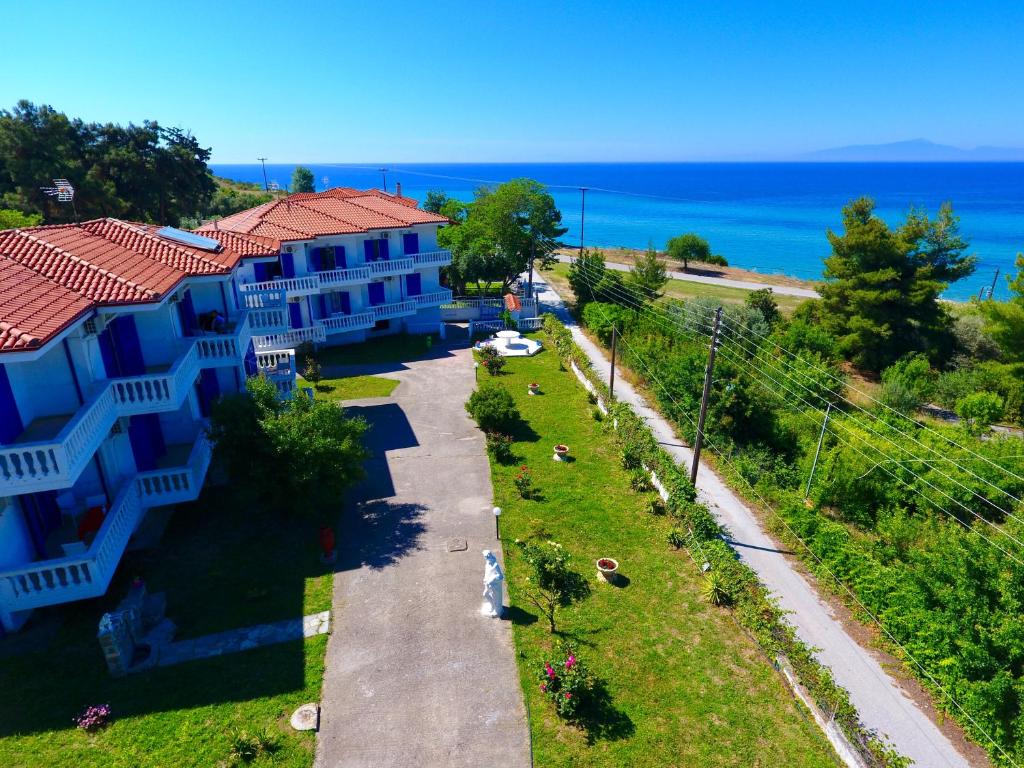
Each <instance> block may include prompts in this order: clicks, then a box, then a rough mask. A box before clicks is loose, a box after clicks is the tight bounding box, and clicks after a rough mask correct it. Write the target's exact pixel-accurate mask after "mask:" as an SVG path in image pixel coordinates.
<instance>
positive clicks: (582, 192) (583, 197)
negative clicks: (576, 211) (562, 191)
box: [580, 187, 587, 258]
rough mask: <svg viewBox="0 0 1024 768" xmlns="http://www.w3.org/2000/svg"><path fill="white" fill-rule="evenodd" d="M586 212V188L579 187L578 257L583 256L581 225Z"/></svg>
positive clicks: (584, 219)
mask: <svg viewBox="0 0 1024 768" xmlns="http://www.w3.org/2000/svg"><path fill="white" fill-rule="evenodd" d="M586 212H587V188H586V187H580V257H581V258H582V256H583V224H584V222H585V221H586V218H585V214H586Z"/></svg>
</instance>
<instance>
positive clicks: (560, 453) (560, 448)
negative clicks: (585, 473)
mask: <svg viewBox="0 0 1024 768" xmlns="http://www.w3.org/2000/svg"><path fill="white" fill-rule="evenodd" d="M568 455H569V446H568V445H564V444H563V443H559V444H558V445H556V446H555V455H554V456H553V457H552V458H553V459H554V460H555V461H565V457H566V456H568Z"/></svg>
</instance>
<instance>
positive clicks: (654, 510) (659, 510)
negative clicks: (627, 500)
mask: <svg viewBox="0 0 1024 768" xmlns="http://www.w3.org/2000/svg"><path fill="white" fill-rule="evenodd" d="M646 508H647V514H649V515H658V516H660V515H664V514H665V512H666V511H667V508H666V507H665V502H664V501H662V500H661V496H650V497H649V498H648V499H647V505H646Z"/></svg>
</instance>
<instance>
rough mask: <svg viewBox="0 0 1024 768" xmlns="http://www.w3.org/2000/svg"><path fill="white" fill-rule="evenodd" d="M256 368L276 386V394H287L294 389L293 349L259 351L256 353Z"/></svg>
mask: <svg viewBox="0 0 1024 768" xmlns="http://www.w3.org/2000/svg"><path fill="white" fill-rule="evenodd" d="M256 368H257V370H258V371H259V373H260V375H261V376H266V377H267V379H268V380H269V381H270V383H271V384H273V385H274V386H275V387H277V391H278V394H280V395H282V396H288V395H290V394H291V393H292V390H294V389H295V350H293V349H282V350H280V351H275V352H261V353H260V354H257V355H256Z"/></svg>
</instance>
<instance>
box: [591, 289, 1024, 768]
mask: <svg viewBox="0 0 1024 768" xmlns="http://www.w3.org/2000/svg"><path fill="white" fill-rule="evenodd" d="M584 279H586V278H584ZM602 312H603V310H602ZM606 319H607V317H606ZM623 345H624V346H626V348H627V349H631V348H630V347H629V345H628V344H627V343H626V342H625V341H624V340H623ZM631 354H632V356H633V357H634V359H636V360H638V361H639V362H640V363H641V364H642V365H643V366H644V368H645V369H646V370H647V371H648V374H649V375H650V376H651V378H652V380H654V382H655V383H656V384H657V385H658V386H659V387H660V388H661V389H662V391H663V392H665V394H666V395H668V397H669V399H670V400H671V401H672V402H673V404H675V405H676V407H677V409H678V410H679V412H680V413H683V414H684V415H685V411H684V410H683V409H682V407H681V406H680V405H679V403H678V401H676V399H675V397H674V396H673V395H672V393H671V391H670V390H669V389H668V388H667V387H665V385H664V383H663V382H662V381H661V379H660V378H659V377H657V376H656V375H654V374H653V372H651V370H650V368H649V367H648V366H647V363H646V362H645V361H644V360H643V358H642V357H641V356H640V355H639V354H637V353H636V352H631ZM691 423H692V419H691ZM708 447H709V448H711V449H712V450H714V451H715V453H716V454H717V455H719V456H720V457H721V458H722V459H723V460H724V461H726V462H727V463H729V464H730V465H732V462H731V461H730V460H729V458H728V456H726V454H724V453H723V452H721V451H719V450H718V449H717V448H715V446H714V445H713V444H712V443H711V441H708ZM732 466H733V470H734V471H735V473H736V475H737V476H738V477H739V478H740V479H741V480H742V481H743V482H744V483H745V484H746V486H747V487H748V488H749V489H750V491H751V493H752V494H753V495H754V496H755V497H757V499H758V500H759V502H760V503H761V504H762V505H763V506H764V508H765V509H767V510H768V511H769V512H771V513H772V514H773V515H774V516H775V517H776V518H777V519H778V520H779V521H780V522H781V523H782V525H783V526H784V527H785V528H786V530H787V531H789V533H790V535H791V536H793V538H794V539H796V541H798V542H799V543H800V545H801V546H802V547H803V548H804V549H805V550H807V552H808V553H809V554H810V555H811V557H813V558H814V559H815V560H816V561H817V563H818V565H819V566H820V567H821V568H822V569H823V570H824V571H825V572H827V573H828V574H829V576H831V577H832V579H833V580H834V581H835V583H836V584H837V585H838V586H840V587H841V588H842V589H843V591H845V592H846V593H847V594H848V595H849V596H850V598H851V599H852V600H853V601H854V602H856V603H857V604H858V605H859V606H860V608H861V609H862V610H863V611H864V613H865V614H866V615H867V616H869V617H870V618H871V620H872V621H873V622H874V623H875V624H876V625H877V626H878V628H879V629H880V630H881V631H882V632H883V633H884V634H885V636H886V637H887V638H889V641H890V642H892V643H893V644H894V645H895V646H896V647H898V648H899V649H900V650H901V651H902V652H903V654H904V655H905V656H906V658H908V659H910V660H911V661H912V662H913V664H914V665H915V666H916V667H917V668H918V669H919V670H920V671H921V673H922V674H924V675H925V676H926V677H927V678H928V679H929V680H930V681H931V683H932V685H934V686H935V687H936V688H937V689H938V690H940V691H941V692H942V693H943V694H944V695H945V697H946V698H947V699H948V700H949V701H950V703H952V704H953V705H954V706H955V707H956V708H957V709H958V710H959V711H960V712H961V713H962V714H963V715H964V716H965V717H966V718H967V719H968V720H969V721H970V722H971V723H972V724H973V725H974V727H975V728H976V729H977V730H978V731H979V732H980V733H981V734H982V735H983V736H985V738H987V739H988V740H989V742H990V743H991V744H992V745H993V746H994V747H995V748H996V749H997V750H998V751H999V753H1000V754H1001V755H1002V756H1003V757H1004V758H1005V759H1006V760H1007V761H1008V762H1009V763H1010V764H1011V765H1013V766H1014V767H1015V768H1020V766H1019V765H1018V764H1017V763H1016V762H1015V761H1014V760H1013V759H1012V758H1011V757H1010V756H1009V755H1008V754H1007V753H1006V751H1005V750H1004V749H1003V748H1002V747H1001V746H1000V745H999V743H998V742H997V741H996V740H995V739H994V738H993V737H992V736H991V735H989V733H988V732H987V731H986V730H985V729H984V728H982V726H981V725H980V724H979V723H978V722H977V720H975V719H974V718H973V717H972V716H971V714H970V712H968V711H967V710H966V709H964V707H963V706H962V705H961V704H960V703H959V702H958V701H957V700H956V699H954V698H953V696H952V694H950V693H949V692H948V691H947V690H946V689H945V688H944V687H943V686H942V685H941V684H940V683H939V682H938V680H936V679H935V677H934V676H933V675H932V674H931V673H930V672H929V671H928V670H927V669H926V668H925V667H924V666H923V665H922V664H921V663H920V662H919V661H918V660H917V659H916V658H915V657H914V655H913V654H912V653H910V651H909V650H908V649H907V648H906V646H904V645H903V644H902V643H900V642H899V640H897V639H896V637H895V636H894V635H893V634H892V633H891V632H890V631H889V630H888V629H887V628H886V627H885V626H884V625H883V624H882V622H881V621H880V620H879V619H878V617H877V616H875V614H874V613H873V612H872V611H871V610H870V609H869V608H868V607H867V606H866V605H865V604H864V603H863V602H862V601H861V600H860V598H859V597H858V596H857V595H856V593H854V592H853V591H852V590H851V589H850V588H849V587H848V586H847V585H846V583H845V582H843V581H842V580H841V579H840V578H839V577H838V576H837V575H836V574H835V573H834V572H833V571H832V569H831V568H829V567H828V566H827V565H826V564H825V563H824V561H822V559H821V558H820V557H818V555H817V553H816V552H815V551H814V550H813V549H812V548H811V547H810V546H809V545H808V544H807V543H806V542H805V541H804V540H803V538H801V537H800V536H799V534H797V532H796V531H795V530H793V528H792V526H790V524H789V522H788V521H787V520H786V519H785V518H784V517H783V516H782V515H780V514H779V513H778V512H777V511H776V510H775V508H774V507H772V505H771V504H769V503H768V502H767V501H766V500H765V499H764V497H762V496H761V494H760V493H758V491H757V489H756V488H755V487H754V486H753V484H752V483H750V481H748V480H747V479H746V478H745V477H744V476H743V474H742V473H740V472H739V471H738V469H737V468H736V467H735V466H734V465H732ZM922 733H923V732H922ZM932 746H933V747H934V746H935V744H934V743H933V744H932ZM936 749H937V748H936Z"/></svg>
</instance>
